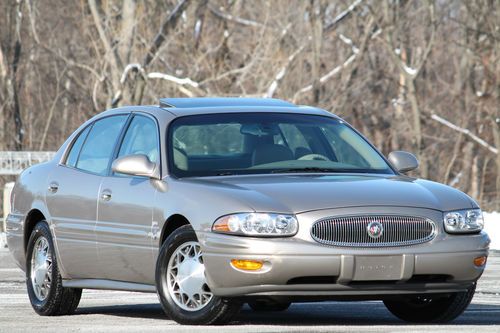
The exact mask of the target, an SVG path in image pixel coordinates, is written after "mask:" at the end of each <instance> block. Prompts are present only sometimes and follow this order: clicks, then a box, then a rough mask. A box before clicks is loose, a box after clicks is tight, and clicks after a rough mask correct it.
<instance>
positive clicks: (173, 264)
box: [156, 225, 241, 325]
mask: <svg viewBox="0 0 500 333" xmlns="http://www.w3.org/2000/svg"><path fill="white" fill-rule="evenodd" d="M156 287H157V290H158V297H159V298H160V303H161V305H162V307H163V310H164V311H165V313H166V314H167V315H168V316H169V317H170V318H171V319H173V320H175V321H176V322H178V323H180V324H187V325H210V324H223V323H226V322H229V321H230V320H231V318H233V316H234V315H236V314H237V313H238V312H239V310H240V308H241V303H240V302H238V301H235V300H232V299H229V298H222V297H218V296H215V295H214V294H213V293H212V292H211V291H210V288H209V287H208V285H207V282H206V279H205V264H204V262H203V256H202V252H201V248H200V244H199V243H198V240H197V238H196V234H195V233H194V231H193V229H192V228H191V226H190V225H184V226H181V227H179V228H178V229H176V230H175V231H174V232H173V233H172V234H171V235H170V236H169V237H168V238H167V239H166V240H165V242H164V244H163V245H162V247H161V250H160V253H159V255H158V261H157V264H156Z"/></svg>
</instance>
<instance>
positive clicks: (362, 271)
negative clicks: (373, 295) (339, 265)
mask: <svg viewBox="0 0 500 333" xmlns="http://www.w3.org/2000/svg"><path fill="white" fill-rule="evenodd" d="M402 267H403V256H356V257H354V276H353V279H352V280H353V281H383V280H401V278H402Z"/></svg>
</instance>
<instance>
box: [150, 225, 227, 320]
mask: <svg viewBox="0 0 500 333" xmlns="http://www.w3.org/2000/svg"><path fill="white" fill-rule="evenodd" d="M192 241H196V242H197V241H198V239H197V238H196V234H195V232H194V231H193V229H192V228H191V226H189V225H186V226H182V227H180V228H178V229H177V230H175V231H174V232H173V233H172V234H171V235H170V236H169V237H168V238H167V239H166V240H165V242H164V243H163V245H162V247H161V250H160V253H159V255H158V261H157V264H156V288H157V293H158V297H159V299H160V303H161V305H162V307H163V309H164V311H165V312H166V313H167V315H168V316H169V317H170V318H171V319H174V320H175V321H177V322H179V323H185V324H201V323H203V324H207V323H210V322H211V318H212V317H213V316H214V314H216V313H218V312H219V311H220V308H221V307H222V306H223V302H224V300H223V299H221V298H220V297H217V296H215V295H214V296H212V299H211V300H210V302H209V303H208V304H207V305H206V306H205V307H204V308H202V309H200V310H198V311H187V310H184V309H182V308H181V307H179V306H178V305H177V304H176V303H175V301H174V300H173V299H172V297H171V295H170V293H169V291H168V286H167V268H168V263H169V261H170V257H171V255H172V254H173V253H174V252H175V250H176V249H177V248H179V247H180V246H181V245H182V244H184V243H187V242H192Z"/></svg>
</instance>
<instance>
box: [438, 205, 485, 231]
mask: <svg viewBox="0 0 500 333" xmlns="http://www.w3.org/2000/svg"><path fill="white" fill-rule="evenodd" d="M483 226H484V219H483V212H482V211H481V209H468V210H458V211H455V212H448V213H445V214H444V228H445V230H446V231H447V232H449V233H472V232H479V231H481V230H482V229H483Z"/></svg>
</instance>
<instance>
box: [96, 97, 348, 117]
mask: <svg viewBox="0 0 500 333" xmlns="http://www.w3.org/2000/svg"><path fill="white" fill-rule="evenodd" d="M131 111H142V112H146V113H150V114H152V115H156V116H157V115H159V114H161V113H164V112H168V113H169V114H171V115H173V116H174V117H182V116H188V115H200V114H216V113H246V112H247V113H248V112H252V113H254V112H263V113H266V112H274V113H296V114H310V115H319V116H328V117H333V118H339V117H337V116H336V115H334V114H332V113H330V112H328V111H325V110H323V109H320V108H315V107H310V106H305V105H295V104H293V103H290V102H287V101H283V100H280V99H275V98H240V97H215V98H214V97H194V98H161V99H160V105H159V106H157V105H148V106H124V107H119V108H116V109H111V110H108V111H106V112H103V113H101V114H100V115H99V116H104V115H106V114H108V115H109V114H111V113H113V114H116V113H122V112H131Z"/></svg>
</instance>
